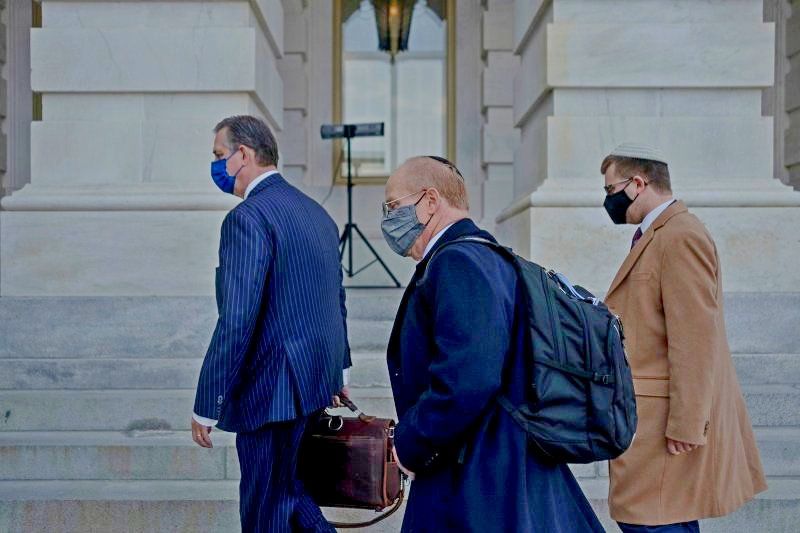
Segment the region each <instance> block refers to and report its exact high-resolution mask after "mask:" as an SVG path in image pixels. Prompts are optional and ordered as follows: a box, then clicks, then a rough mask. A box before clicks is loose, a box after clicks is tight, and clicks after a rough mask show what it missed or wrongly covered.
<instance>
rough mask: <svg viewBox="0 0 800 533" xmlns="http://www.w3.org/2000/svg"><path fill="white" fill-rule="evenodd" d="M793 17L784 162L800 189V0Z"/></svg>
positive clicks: (794, 4) (788, 27)
mask: <svg viewBox="0 0 800 533" xmlns="http://www.w3.org/2000/svg"><path fill="white" fill-rule="evenodd" d="M791 6H792V12H791V17H790V18H789V19H788V20H787V23H786V57H787V58H788V59H789V72H788V73H787V74H786V83H785V91H786V92H785V98H784V102H785V104H786V112H787V113H788V114H789V124H788V125H789V127H788V129H787V130H786V132H785V133H784V158H785V159H784V161H785V165H786V167H787V169H788V171H789V182H790V183H791V184H792V185H793V186H794V188H795V189H800V0H793V1H792V3H791Z"/></svg>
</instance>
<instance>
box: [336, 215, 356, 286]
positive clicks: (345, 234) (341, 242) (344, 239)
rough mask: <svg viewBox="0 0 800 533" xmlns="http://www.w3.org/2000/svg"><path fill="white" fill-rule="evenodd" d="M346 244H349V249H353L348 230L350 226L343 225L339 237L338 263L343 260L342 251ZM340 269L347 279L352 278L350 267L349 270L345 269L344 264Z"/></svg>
mask: <svg viewBox="0 0 800 533" xmlns="http://www.w3.org/2000/svg"><path fill="white" fill-rule="evenodd" d="M348 242H349V243H350V248H352V247H353V238H352V232H351V230H350V224H345V226H344V229H343V230H342V236H341V237H339V262H340V263H341V262H342V259H343V258H344V249H345V247H346V246H347V244H348ZM342 269H343V270H344V271H345V273H346V274H347V276H348V277H352V276H353V271H352V265H350V270H348V269H347V267H346V266H344V264H342Z"/></svg>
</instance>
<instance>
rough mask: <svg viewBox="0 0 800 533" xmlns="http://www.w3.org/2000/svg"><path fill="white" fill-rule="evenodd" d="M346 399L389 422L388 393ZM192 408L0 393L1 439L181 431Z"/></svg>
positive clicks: (189, 399) (167, 399)
mask: <svg viewBox="0 0 800 533" xmlns="http://www.w3.org/2000/svg"><path fill="white" fill-rule="evenodd" d="M351 396H352V397H353V400H354V401H356V402H357V403H358V406H359V407H360V408H361V409H362V410H364V411H365V412H368V413H370V414H374V415H376V416H392V417H394V403H393V401H392V398H391V392H390V391H389V389H387V388H364V389H362V388H353V389H352V392H351ZM193 405H194V391H193V390H191V389H181V390H171V389H162V390H77V391H70V390H66V391H65V390H36V391H31V390H29V391H24V390H23V391H0V434H2V433H3V432H4V431H132V430H139V429H160V428H165V429H170V430H182V429H188V428H189V426H190V416H191V412H192V408H193Z"/></svg>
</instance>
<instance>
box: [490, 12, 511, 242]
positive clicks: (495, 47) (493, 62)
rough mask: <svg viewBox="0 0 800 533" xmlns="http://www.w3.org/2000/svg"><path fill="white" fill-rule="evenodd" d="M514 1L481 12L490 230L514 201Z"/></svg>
mask: <svg viewBox="0 0 800 533" xmlns="http://www.w3.org/2000/svg"><path fill="white" fill-rule="evenodd" d="M513 25H514V1H513V0H491V1H490V2H488V3H487V4H486V9H485V10H484V12H483V53H484V57H485V67H484V69H483V102H482V104H483V112H484V120H485V122H484V124H483V136H482V141H483V145H482V149H481V161H482V162H483V165H484V168H485V172H486V180H485V181H484V182H483V190H482V193H483V194H482V195H483V219H484V220H483V224H484V225H485V226H486V227H487V228H489V229H491V228H492V227H493V226H494V221H495V219H496V218H497V215H499V214H500V213H501V212H502V211H503V209H505V208H506V206H508V204H510V203H511V201H512V200H513V196H514V195H513V191H514V165H513V163H514V151H515V149H516V147H517V144H518V143H519V130H518V129H516V128H515V127H514V117H513V115H514V112H513V111H514V110H513V107H512V106H513V102H514V91H513V88H514V84H513V80H514V77H515V76H516V74H517V71H518V70H519V57H517V56H515V55H514V53H513V48H514V35H513V32H511V31H509V30H510V28H512V27H513Z"/></svg>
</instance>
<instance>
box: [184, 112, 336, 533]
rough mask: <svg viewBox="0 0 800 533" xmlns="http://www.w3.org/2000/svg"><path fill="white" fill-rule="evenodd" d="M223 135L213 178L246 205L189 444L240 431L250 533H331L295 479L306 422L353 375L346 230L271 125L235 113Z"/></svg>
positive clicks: (220, 272) (235, 226)
mask: <svg viewBox="0 0 800 533" xmlns="http://www.w3.org/2000/svg"><path fill="white" fill-rule="evenodd" d="M214 131H215V133H216V137H215V139H214V156H215V161H214V162H213V163H212V165H211V174H212V179H213V180H214V182H215V183H216V184H217V185H218V186H219V187H220V189H222V190H223V191H225V192H229V193H232V194H235V195H237V196H239V197H241V198H243V199H244V201H243V202H241V203H240V204H239V205H238V206H236V207H235V208H234V209H233V210H232V211H231V212H230V213H228V215H227V216H226V217H225V221H224V222H223V223H222V234H221V237H220V245H219V267H218V268H217V272H216V292H217V309H218V312H219V319H218V320H217V326H216V329H215V330H214V335H213V337H212V339H211V344H210V346H209V348H208V352H207V353H206V357H205V360H204V361H203V367H202V370H201V371H200V379H199V383H198V386H197V395H196V398H195V404H194V415H193V417H192V436H193V439H194V441H195V442H196V443H197V444H199V445H200V446H203V447H206V448H210V447H211V446H212V444H211V439H210V437H209V433H210V431H211V428H212V427H213V426H216V427H218V428H220V429H222V430H225V431H231V432H236V433H237V436H236V450H237V452H238V455H239V463H240V466H241V471H242V477H241V483H240V513H241V520H242V530H243V531H245V532H251V531H258V532H267V531H269V532H273V531H274V532H285V531H334V529H333V528H332V527H331V526H330V524H328V522H327V521H326V520H325V518H324V517H323V516H322V513H321V512H320V509H319V507H318V506H317V505H316V504H315V503H314V502H313V501H312V500H311V499H310V497H309V496H308V495H307V494H306V493H305V491H304V490H303V487H302V484H301V483H300V481H299V480H298V479H297V477H296V470H297V450H298V448H299V444H300V439H301V437H302V435H303V432H304V430H305V428H306V426H307V422H308V421H309V420H310V419H312V418H313V417H315V416H317V414H318V413H319V411H320V410H321V409H323V408H325V407H326V406H328V405H329V404H330V403H331V399H332V397H333V396H334V394H336V393H338V392H339V391H340V390H342V389H343V388H344V384H345V383H344V381H345V380H346V374H347V370H344V371H343V369H347V368H349V367H350V350H349V346H348V343H347V330H346V324H345V317H346V310H345V305H344V289H343V288H342V270H341V266H340V264H339V250H338V244H339V236H338V230H337V227H336V224H335V223H334V222H333V220H332V219H331V218H330V216H328V214H327V213H326V212H325V210H324V209H323V208H322V207H321V206H320V205H319V204H317V203H316V202H315V201H313V200H312V199H310V198H309V197H307V196H306V195H304V194H303V193H301V192H300V191H299V190H297V189H296V188H295V187H293V186H291V185H290V184H289V183H287V182H286V181H285V180H284V179H283V178H282V177H281V175H280V174H279V173H278V172H277V170H276V165H277V162H278V147H277V143H276V141H275V138H274V136H273V135H272V132H271V131H270V130H269V128H268V127H267V125H266V124H265V123H264V122H263V121H261V120H260V119H257V118H255V117H250V116H234V117H230V118H227V119H225V120H223V121H222V122H220V123H219V124H218V125H217V126H216V127H215V128H214ZM230 172H233V174H232V175H231V174H230ZM343 374H344V376H343Z"/></svg>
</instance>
